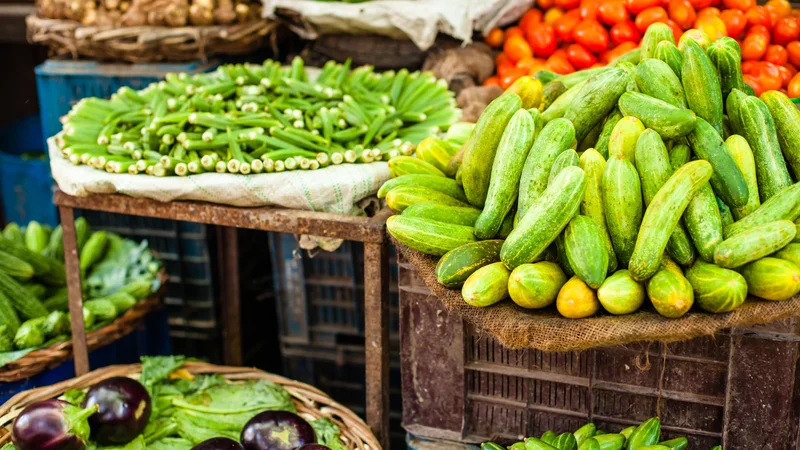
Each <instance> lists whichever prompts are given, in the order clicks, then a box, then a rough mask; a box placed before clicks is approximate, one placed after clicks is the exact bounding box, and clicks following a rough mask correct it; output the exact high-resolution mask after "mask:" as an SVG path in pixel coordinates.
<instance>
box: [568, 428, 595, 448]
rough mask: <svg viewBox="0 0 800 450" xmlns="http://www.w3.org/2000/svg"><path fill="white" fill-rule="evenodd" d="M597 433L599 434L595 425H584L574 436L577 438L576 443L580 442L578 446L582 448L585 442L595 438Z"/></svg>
mask: <svg viewBox="0 0 800 450" xmlns="http://www.w3.org/2000/svg"><path fill="white" fill-rule="evenodd" d="M596 432H597V427H596V426H595V424H593V423H591V422H589V423H587V424H585V425H583V426H582V427H580V428H578V429H577V430H575V432H574V433H572V434H573V435H574V436H575V441H577V442H578V446H579V448H580V445H581V444H583V441H585V440H587V439H589V438H591V437H593V436H594V434H595V433H596ZM595 442H597V441H595Z"/></svg>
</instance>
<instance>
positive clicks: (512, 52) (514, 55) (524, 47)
mask: <svg viewBox="0 0 800 450" xmlns="http://www.w3.org/2000/svg"><path fill="white" fill-rule="evenodd" d="M503 53H505V54H506V55H508V59H510V60H511V61H513V62H515V63H516V62H517V61H519V60H521V59H522V58H525V57H531V56H533V51H532V50H531V46H530V45H529V44H528V42H527V41H525V39H524V38H521V37H517V36H513V37H510V38H508V39H506V42H505V44H503Z"/></svg>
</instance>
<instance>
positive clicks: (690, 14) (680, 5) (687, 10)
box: [668, 0, 697, 30]
mask: <svg viewBox="0 0 800 450" xmlns="http://www.w3.org/2000/svg"><path fill="white" fill-rule="evenodd" d="M668 12H669V18H670V19H672V20H674V21H675V23H677V24H678V26H679V27H681V28H682V29H684V30H688V29H689V28H691V27H692V24H693V23H694V21H695V19H697V12H695V10H694V7H693V6H692V4H691V3H689V0H669V9H668Z"/></svg>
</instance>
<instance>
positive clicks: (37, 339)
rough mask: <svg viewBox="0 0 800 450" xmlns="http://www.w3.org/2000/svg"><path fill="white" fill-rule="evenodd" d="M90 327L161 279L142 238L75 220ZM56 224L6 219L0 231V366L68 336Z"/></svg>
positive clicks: (158, 266) (125, 307)
mask: <svg viewBox="0 0 800 450" xmlns="http://www.w3.org/2000/svg"><path fill="white" fill-rule="evenodd" d="M75 232H76V237H77V243H78V250H79V254H80V269H81V276H82V281H83V283H82V286H83V289H84V292H83V294H84V300H85V301H84V304H83V306H84V307H83V316H84V322H85V326H86V328H87V329H88V330H95V329H98V328H100V327H103V326H105V325H107V324H108V323H109V322H111V321H112V320H114V319H115V318H117V317H118V316H121V315H122V314H123V313H125V312H126V311H127V310H129V309H131V308H132V307H133V306H134V305H136V303H138V302H139V301H141V300H144V299H146V298H147V297H149V296H150V295H151V294H152V293H153V292H155V291H157V290H158V288H159V287H160V285H161V280H160V279H159V278H158V273H159V271H160V270H161V262H160V261H159V260H158V259H157V258H156V257H155V256H154V255H153V253H152V252H151V250H150V249H149V247H148V246H147V242H142V243H139V244H137V243H135V242H133V241H131V240H128V239H123V238H122V237H120V236H119V235H117V234H114V233H108V232H105V231H94V232H93V231H91V229H90V227H89V224H88V223H87V221H86V219H84V218H78V219H77V220H76V221H75ZM61 234H62V231H61V226H60V225H59V226H58V227H56V228H55V229H51V228H50V227H47V226H44V225H41V224H39V223H37V222H35V221H34V222H30V223H28V224H27V226H25V227H22V228H21V227H19V226H18V225H17V224H15V223H10V224H8V225H7V226H6V227H5V229H4V230H3V232H2V234H1V235H0V366H2V365H5V364H7V363H9V362H11V361H14V360H16V359H19V358H21V357H22V356H24V355H25V354H27V353H28V352H30V351H31V350H34V349H36V348H40V347H47V346H50V345H53V344H55V343H57V342H62V341H65V340H67V339H68V338H69V333H70V321H69V315H68V312H67V311H68V303H69V302H68V298H67V288H66V286H65V285H66V273H65V271H64V264H63V260H64V248H63V245H62V240H61Z"/></svg>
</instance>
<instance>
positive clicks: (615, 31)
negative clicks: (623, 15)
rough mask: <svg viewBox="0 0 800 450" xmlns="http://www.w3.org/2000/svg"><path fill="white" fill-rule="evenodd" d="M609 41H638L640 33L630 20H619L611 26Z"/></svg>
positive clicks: (613, 42) (616, 43)
mask: <svg viewBox="0 0 800 450" xmlns="http://www.w3.org/2000/svg"><path fill="white" fill-rule="evenodd" d="M610 34H611V43H612V44H614V45H620V44H622V43H623V42H634V43H637V44H638V43H639V41H641V40H642V33H640V32H639V30H638V29H637V28H636V25H634V24H633V22H631V21H630V20H626V21H624V22H620V23H618V24H616V25H614V26H613V27H611V33H610Z"/></svg>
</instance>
